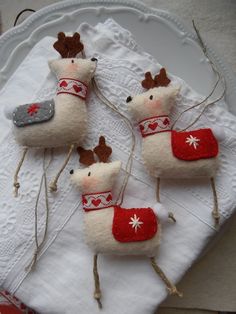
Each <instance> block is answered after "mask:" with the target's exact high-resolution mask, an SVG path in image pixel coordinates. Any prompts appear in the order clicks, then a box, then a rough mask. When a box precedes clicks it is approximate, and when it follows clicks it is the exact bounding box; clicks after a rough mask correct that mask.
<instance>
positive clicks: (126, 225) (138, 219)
mask: <svg viewBox="0 0 236 314" xmlns="http://www.w3.org/2000/svg"><path fill="white" fill-rule="evenodd" d="M157 229H158V219H157V217H156V215H155V213H154V211H153V210H152V209H151V208H128V209H127V208H122V207H119V206H114V217H113V225H112V233H113V236H114V238H115V239H116V240H117V241H119V242H136V241H145V240H149V239H151V238H153V237H154V235H155V234H156V232H157Z"/></svg>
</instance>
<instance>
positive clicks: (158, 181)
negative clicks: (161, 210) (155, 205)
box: [156, 177, 176, 222]
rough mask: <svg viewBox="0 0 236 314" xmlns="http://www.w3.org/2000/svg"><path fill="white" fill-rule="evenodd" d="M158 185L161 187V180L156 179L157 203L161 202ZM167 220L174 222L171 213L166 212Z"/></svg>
mask: <svg viewBox="0 0 236 314" xmlns="http://www.w3.org/2000/svg"><path fill="white" fill-rule="evenodd" d="M160 185H161V178H159V177H158V178H157V189H156V200H157V202H159V203H160V202H161V200H160ZM168 218H169V219H171V220H172V221H173V222H176V219H175V216H174V214H173V213H172V212H168Z"/></svg>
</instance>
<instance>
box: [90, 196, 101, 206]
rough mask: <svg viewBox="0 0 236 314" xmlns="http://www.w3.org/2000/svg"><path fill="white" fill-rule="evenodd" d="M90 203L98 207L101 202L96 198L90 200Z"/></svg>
mask: <svg viewBox="0 0 236 314" xmlns="http://www.w3.org/2000/svg"><path fill="white" fill-rule="evenodd" d="M92 203H93V205H94V206H96V207H98V205H99V204H100V203H101V200H100V199H99V198H98V199H97V200H92Z"/></svg>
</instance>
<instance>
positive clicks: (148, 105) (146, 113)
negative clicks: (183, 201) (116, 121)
mask: <svg viewBox="0 0 236 314" xmlns="http://www.w3.org/2000/svg"><path fill="white" fill-rule="evenodd" d="M145 76H146V78H145V80H144V81H143V82H142V85H143V87H145V88H147V89H148V91H146V92H144V93H142V94H140V95H136V96H134V97H131V96H129V97H128V98H127V103H128V107H129V109H130V111H131V113H132V114H133V116H134V118H135V119H136V120H137V121H138V122H139V128H140V132H141V135H142V137H143V141H142V157H143V160H144V163H145V166H146V168H147V169H148V171H149V173H150V174H151V175H152V176H154V177H156V178H158V184H159V182H160V178H199V177H209V178H211V183H212V187H213V191H215V186H214V179H213V177H214V175H215V172H216V169H217V164H218V162H217V154H218V143H217V140H216V139H215V137H214V135H213V133H212V131H211V130H210V129H200V130H193V131H186V132H177V131H174V130H172V129H171V121H170V118H169V114H170V111H171V108H172V106H173V105H174V103H175V99H176V96H177V94H178V93H179V87H174V86H168V85H169V83H170V80H169V79H168V77H167V76H166V72H165V69H164V68H163V69H161V71H160V74H159V75H157V76H156V77H155V79H152V77H151V74H150V72H147V73H146V74H145ZM158 190H159V187H158ZM214 194H215V193H214ZM216 205H217V200H216ZM213 216H214V218H215V219H216V222H218V221H219V213H218V208H217V206H215V208H214V210H213Z"/></svg>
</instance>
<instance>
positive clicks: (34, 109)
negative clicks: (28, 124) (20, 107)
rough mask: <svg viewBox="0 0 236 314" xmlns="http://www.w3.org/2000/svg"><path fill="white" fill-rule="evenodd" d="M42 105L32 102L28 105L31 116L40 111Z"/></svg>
mask: <svg viewBox="0 0 236 314" xmlns="http://www.w3.org/2000/svg"><path fill="white" fill-rule="evenodd" d="M39 108H40V106H39V105H38V104H32V105H30V106H29V107H28V109H27V112H28V114H29V115H30V116H33V115H34V114H36V113H38V109H39Z"/></svg>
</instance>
